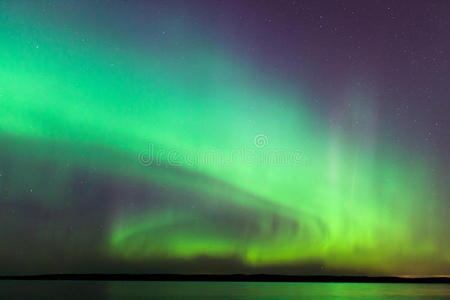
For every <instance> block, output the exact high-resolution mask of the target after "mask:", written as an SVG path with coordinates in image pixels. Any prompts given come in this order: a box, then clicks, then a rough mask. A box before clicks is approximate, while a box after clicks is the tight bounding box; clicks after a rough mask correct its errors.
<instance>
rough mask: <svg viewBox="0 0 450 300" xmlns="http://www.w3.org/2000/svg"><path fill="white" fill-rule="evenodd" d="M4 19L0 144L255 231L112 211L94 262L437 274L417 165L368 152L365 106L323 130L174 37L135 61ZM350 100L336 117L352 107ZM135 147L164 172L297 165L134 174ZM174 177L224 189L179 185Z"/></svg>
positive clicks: (441, 253) (425, 166) (294, 99)
mask: <svg viewBox="0 0 450 300" xmlns="http://www.w3.org/2000/svg"><path fill="white" fill-rule="evenodd" d="M17 15H18V12H15V11H4V12H3V13H2V14H1V23H2V28H1V29H0V45H1V46H0V47H1V51H0V128H1V132H2V135H3V136H6V137H14V138H24V139H30V140H36V141H38V142H39V143H41V144H43V145H44V144H48V143H50V144H51V143H64V144H68V145H72V146H73V151H68V152H64V153H57V154H55V153H54V152H53V151H50V150H48V151H47V150H44V151H42V152H41V153H39V155H40V157H41V158H42V160H47V161H48V160H50V161H54V162H55V163H58V162H61V161H70V162H71V163H73V165H77V166H81V167H84V168H90V167H92V166H95V168H96V169H97V171H98V172H100V173H103V174H117V175H120V176H127V177H130V178H135V179H136V178H137V179H140V180H144V181H147V182H149V183H150V182H152V183H159V184H163V185H166V186H169V187H170V188H171V189H173V190H177V189H178V190H186V191H190V192H191V193H193V194H197V195H200V196H199V197H201V198H204V199H207V200H206V201H205V203H204V206H205V209H213V208H214V206H215V205H216V204H217V205H219V202H220V205H221V206H223V205H225V206H226V205H227V204H226V203H225V204H224V203H222V202H224V201H225V202H227V203H229V205H230V207H237V208H240V209H242V210H243V211H246V212H251V214H252V215H253V216H256V220H257V225H258V230H257V231H256V232H255V233H252V234H247V235H246V234H245V230H246V228H242V231H243V233H241V234H239V235H233V234H228V233H227V231H226V230H223V229H220V228H218V227H217V226H215V224H214V222H213V221H212V220H211V219H202V216H200V217H199V216H198V215H197V214H196V211H195V210H194V209H193V210H189V211H187V210H185V211H181V210H179V209H176V208H173V209H170V208H166V209H164V210H154V209H149V210H147V211H140V212H139V213H137V212H129V211H128V212H127V211H122V210H120V208H119V207H118V208H116V209H115V210H114V212H113V218H112V220H111V224H110V228H109V232H110V235H109V239H108V241H107V242H106V243H105V245H104V249H103V250H102V251H104V253H105V255H109V256H111V257H116V258H120V259H126V260H130V261H145V260H146V259H151V258H155V257H160V256H165V257H172V258H182V259H189V258H194V257H197V256H200V255H206V256H213V257H239V258H240V259H241V260H242V262H243V263H244V264H246V265H249V266H264V265H270V264H290V263H302V262H307V261H311V260H319V261H322V262H323V263H324V265H325V266H326V267H332V268H356V269H360V270H364V271H367V272H385V273H391V274H392V273H394V274H395V273H401V272H404V273H433V272H434V270H433V268H434V267H435V265H433V264H430V261H434V262H436V264H438V263H442V262H445V263H448V262H449V261H450V253H449V252H448V250H445V249H443V248H442V246H440V244H439V242H438V239H439V232H438V227H439V223H438V222H433V221H432V220H433V217H434V215H435V209H436V208H435V203H436V199H435V196H434V191H433V182H434V178H432V177H431V175H430V174H431V172H429V169H430V164H431V163H432V162H430V161H428V160H427V159H425V158H423V157H419V156H415V157H411V154H410V153H409V151H408V149H403V148H401V147H398V146H393V143H390V142H389V141H388V140H386V139H383V138H382V137H378V138H376V137H375V136H374V130H375V127H376V125H374V124H373V123H371V122H372V121H374V118H373V117H371V115H372V108H371V107H370V105H368V104H367V105H366V106H365V108H364V109H363V108H361V107H364V105H362V104H361V107H360V108H358V109H356V111H353V112H352V113H356V114H363V113H364V114H365V116H366V120H365V122H363V125H364V126H362V128H363V129H353V130H346V129H338V128H339V127H336V129H333V128H331V127H330V126H329V123H328V122H327V121H326V119H325V118H321V115H320V114H319V113H318V112H315V111H314V110H312V109H310V108H308V107H306V106H305V105H302V103H305V101H304V99H306V98H307V96H306V95H301V94H300V93H299V92H298V91H296V90H295V89H293V88H290V87H289V85H287V84H283V83H280V82H276V81H275V80H274V79H273V78H269V76H265V75H264V74H258V73H257V72H256V71H254V70H252V69H253V68H252V66H251V65H250V64H249V63H245V62H243V61H240V60H239V59H238V58H236V57H235V56H233V55H231V54H227V53H226V51H224V50H221V49H220V48H218V47H214V45H212V44H210V43H208V42H198V41H196V42H195V43H193V42H190V41H189V39H188V38H185V39H182V38H181V37H183V36H184V37H186V36H189V30H188V29H185V30H184V32H183V33H182V34H181V33H180V36H176V37H174V38H172V39H171V38H170V37H165V38H166V40H164V41H161V44H158V43H156V45H154V46H149V47H147V48H145V49H143V48H140V49H139V48H138V47H133V45H132V44H127V43H124V42H123V41H121V40H120V39H119V38H107V37H102V36H101V35H100V34H97V36H95V37H96V39H95V41H91V40H93V39H91V40H89V41H86V40H83V39H82V38H80V37H78V36H73V35H68V34H65V32H64V29H55V27H52V26H49V25H47V26H46V25H41V26H40V27H39V26H38V27H36V26H37V25H35V24H34V23H33V20H32V19H30V20H28V21H27V22H20V21H18V20H19V18H18V16H17ZM180 39H181V40H180ZM178 42H179V43H178ZM180 45H181V46H180ZM354 98H355V99H348V103H364V101H362V100H360V99H357V97H354ZM348 120H351V118H350V117H348V116H343V117H342V122H344V123H345V122H346V121H348ZM341 128H342V127H341ZM259 134H263V135H265V136H266V137H268V144H267V145H266V146H265V147H263V148H257V147H256V146H255V145H254V137H255V136H257V135H259ZM149 144H151V145H153V146H154V147H155V149H156V150H157V151H162V153H163V155H162V163H163V164H165V165H168V164H170V162H169V161H168V159H169V157H168V153H170V151H173V150H176V151H177V153H178V154H180V155H181V156H183V155H188V154H192V153H195V154H197V155H203V154H205V153H209V152H210V151H215V153H221V155H224V156H225V157H231V155H232V154H231V153H234V151H236V150H241V149H248V150H250V151H256V153H266V154H267V153H271V151H279V152H278V153H288V152H294V151H300V152H301V153H302V156H301V159H300V161H297V162H295V163H287V164H276V163H274V162H262V163H261V162H256V161H253V162H245V161H242V160H240V159H235V160H233V161H231V162H229V163H228V164H226V165H214V164H211V163H197V164H191V163H189V162H188V161H186V160H181V161H180V162H179V165H176V166H169V168H168V171H162V170H161V169H159V168H155V167H153V166H149V167H146V166H143V165H141V164H140V163H139V161H138V156H139V153H142V152H143V151H146V149H147V147H148V145H149ZM12 148H14V147H10V148H8V149H12ZM44 149H45V148H44ZM79 149H85V150H86V149H87V150H86V151H85V152H82V151H79ZM156 150H155V151H156ZM2 151H5V150H2ZM14 151H20V149H15V150H14ZM280 151H281V152H280ZM114 153H119V154H120V157H122V158H123V159H121V160H116V159H113V157H114V155H115V154H114ZM272 153H273V152H272ZM165 170H167V169H165ZM179 170H185V171H187V172H192V174H197V175H199V174H200V175H202V176H205V178H209V179H211V180H215V181H216V182H221V183H223V184H217V185H210V184H209V183H208V182H209V181H205V182H201V180H197V181H195V180H192V181H189V179H186V178H185V177H183V176H181V175H180V174H179ZM186 176H188V175H186ZM230 189H236V191H239V192H235V193H233V192H230ZM208 199H210V202H208ZM49 205H57V204H50V203H49ZM235 213H237V214H239V211H237V212H235ZM194 221H195V222H194ZM274 223H276V226H275V225H274ZM275 227H276V228H275ZM157 236H159V237H158V242H157V243H155V242H154V240H152V237H157ZM162 236H163V237H162ZM436 258H437V259H436Z"/></svg>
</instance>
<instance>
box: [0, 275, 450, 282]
mask: <svg viewBox="0 0 450 300" xmlns="http://www.w3.org/2000/svg"><path fill="white" fill-rule="evenodd" d="M0 280H80V281H222V282H225V281H228V282H231V281H234V282H355V283H356V282H359V283H440V284H450V277H419V278H409V277H368V276H296V275H269V274H252V275H245V274H232V275H208V274H198V275H197V274H195V275H181V274H45V275H25V276H0Z"/></svg>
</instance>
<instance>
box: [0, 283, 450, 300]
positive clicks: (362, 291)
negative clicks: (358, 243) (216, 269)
mask: <svg viewBox="0 0 450 300" xmlns="http://www.w3.org/2000/svg"><path fill="white" fill-rule="evenodd" d="M0 298H1V299H65V300H66V299H113V300H125V299H127V300H134V299H209V298H215V299H349V298H350V299H398V298H404V299H411V298H412V299H449V298H450V285H447V284H393V283H314V282H313V283H309V282H298V283H297V282H295V283H292V282H173V281H171V282H169V281H150V282H149V281H109V282H107V281H69V280H61V281H43V280H42V281H41V280H30V281H27V280H23V281H20V280H5V281H0Z"/></svg>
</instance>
